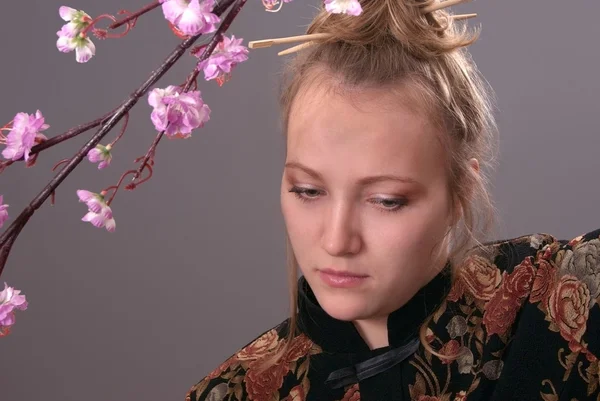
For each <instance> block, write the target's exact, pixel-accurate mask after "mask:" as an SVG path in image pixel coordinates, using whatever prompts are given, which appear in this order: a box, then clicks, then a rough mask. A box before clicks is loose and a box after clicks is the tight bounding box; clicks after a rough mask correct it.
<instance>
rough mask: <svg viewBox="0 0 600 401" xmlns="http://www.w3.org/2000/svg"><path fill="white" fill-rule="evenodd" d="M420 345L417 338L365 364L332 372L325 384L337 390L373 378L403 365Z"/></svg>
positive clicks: (368, 360) (370, 359) (361, 363)
mask: <svg viewBox="0 0 600 401" xmlns="http://www.w3.org/2000/svg"><path fill="white" fill-rule="evenodd" d="M420 343H421V342H420V341H419V338H415V339H413V340H412V341H410V342H409V343H408V344H406V345H404V346H402V347H398V348H394V349H391V350H389V351H387V352H385V353H384V354H381V355H377V356H375V357H373V358H369V359H367V360H366V361H364V362H360V363H357V364H356V365H353V366H349V367H347V368H342V369H338V370H336V371H334V372H331V374H330V375H329V376H328V377H327V380H326V381H325V384H327V385H328V386H330V387H331V388H333V389H337V388H341V387H344V386H347V385H349V384H354V383H358V382H360V381H362V380H365V379H367V378H369V377H373V376H375V375H377V374H379V373H381V372H383V371H386V370H388V369H390V368H392V367H393V366H395V365H397V364H399V363H401V362H402V361H404V360H405V359H406V358H408V357H409V356H411V355H412V354H414V353H415V352H417V349H418V348H419V344H420Z"/></svg>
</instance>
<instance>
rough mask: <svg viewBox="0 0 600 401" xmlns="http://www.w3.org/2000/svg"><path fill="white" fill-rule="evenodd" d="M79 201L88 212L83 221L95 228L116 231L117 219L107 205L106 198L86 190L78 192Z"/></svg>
mask: <svg viewBox="0 0 600 401" xmlns="http://www.w3.org/2000/svg"><path fill="white" fill-rule="evenodd" d="M77 196H78V197H79V201H80V202H83V203H85V204H86V206H87V207H88V212H87V213H86V215H85V216H83V218H82V219H81V220H82V221H86V222H90V223H91V224H92V225H93V226H94V227H98V228H102V227H104V228H106V230H107V231H109V232H113V231H115V227H116V224H115V219H114V218H113V214H112V209H111V208H110V206H108V205H107V204H106V201H105V200H104V196H103V195H101V194H97V193H94V192H90V191H86V190H84V189H79V190H77Z"/></svg>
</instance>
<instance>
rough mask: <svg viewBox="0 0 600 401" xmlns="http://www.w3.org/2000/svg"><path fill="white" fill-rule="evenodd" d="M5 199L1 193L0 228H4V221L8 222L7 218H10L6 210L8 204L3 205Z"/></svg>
mask: <svg viewBox="0 0 600 401" xmlns="http://www.w3.org/2000/svg"><path fill="white" fill-rule="evenodd" d="M3 201H4V195H0V228H2V226H3V225H4V222H6V220H8V212H7V211H6V209H7V208H8V205H3V204H2V202H3Z"/></svg>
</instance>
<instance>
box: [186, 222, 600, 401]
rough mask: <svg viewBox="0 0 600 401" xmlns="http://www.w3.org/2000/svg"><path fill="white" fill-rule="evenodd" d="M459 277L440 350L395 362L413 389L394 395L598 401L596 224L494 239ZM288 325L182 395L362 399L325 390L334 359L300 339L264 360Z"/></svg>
mask: <svg viewBox="0 0 600 401" xmlns="http://www.w3.org/2000/svg"><path fill="white" fill-rule="evenodd" d="M457 272H458V273H457V276H456V280H455V281H454V283H453V285H452V288H451V291H450V293H449V294H448V296H447V297H446V299H445V301H444V302H443V303H442V305H441V306H440V307H439V308H438V309H437V310H436V312H435V313H434V315H433V316H432V318H431V321H430V322H429V324H428V329H427V335H426V339H427V343H428V344H427V345H428V346H429V347H431V348H432V349H433V350H435V351H436V352H437V353H439V354H441V355H442V357H438V356H435V355H434V354H432V353H431V352H429V351H428V350H427V349H426V347H424V346H423V345H421V347H420V348H419V349H418V351H417V352H416V353H414V354H413V355H412V356H411V357H409V358H408V359H407V360H405V361H404V362H402V364H403V367H402V369H403V370H402V372H403V373H402V375H405V374H406V375H408V377H409V379H408V385H407V388H406V394H405V395H400V394H399V395H398V397H396V398H395V399H401V400H402V399H407V400H408V399H410V400H415V401H466V400H468V401H475V400H486V401H496V400H497V401H500V400H513V399H514V400H544V401H561V400H568V401H573V400H576V401H584V400H596V401H600V361H599V359H598V357H599V356H600V305H599V303H600V230H597V231H593V232H590V233H588V234H586V235H582V236H579V237H577V238H574V239H573V240H571V241H568V242H567V241H558V240H556V239H555V238H554V237H552V236H550V235H546V234H536V235H530V236H523V237H519V238H515V239H511V240H507V241H498V242H494V243H491V244H488V245H487V246H486V247H484V248H482V249H480V250H478V251H476V252H473V253H472V254H471V255H470V256H469V257H468V258H467V260H466V261H465V263H464V264H463V265H462V266H461V267H460V268H459V269H458V270H457ZM286 332H287V321H286V322H284V323H283V324H281V325H280V326H277V327H276V328H274V329H271V330H270V331H267V332H266V333H264V334H263V335H261V336H259V337H258V338H257V339H256V340H254V341H253V342H251V343H250V344H248V345H247V346H246V347H244V348H242V349H241V350H240V351H239V352H237V353H236V354H235V355H233V356H232V357H230V358H229V359H228V360H226V361H225V362H224V363H223V364H222V365H221V366H219V367H218V368H217V369H215V370H214V371H213V372H211V373H210V374H209V375H207V376H206V377H205V378H204V379H203V380H201V381H200V382H199V383H198V384H196V385H195V386H193V387H192V389H191V390H190V391H189V392H188V394H187V398H186V399H187V401H200V400H207V401H208V400H211V401H213V400H214V401H220V400H256V401H281V400H285V401H300V400H309V401H312V400H319V401H328V400H338V401H358V400H360V399H361V384H360V383H354V384H351V385H347V386H345V387H344V388H342V389H340V390H339V392H327V391H325V390H323V389H324V387H323V382H324V381H325V379H326V378H327V374H328V373H329V372H327V371H326V370H327V369H324V367H327V366H328V365H327V363H328V362H327V361H329V359H328V358H330V357H332V356H330V355H328V353H327V352H323V350H321V349H320V347H319V346H317V345H316V344H315V343H314V342H313V341H311V340H310V339H309V338H308V337H306V336H305V335H304V334H298V335H297V336H295V337H294V338H293V340H292V343H291V344H290V346H289V349H288V351H287V352H285V354H284V356H283V358H281V362H280V363H278V364H276V365H273V366H266V365H265V361H266V360H267V358H269V357H271V356H273V355H274V354H275V353H277V352H280V351H281V350H282V347H284V346H285V345H286V337H285V334H286ZM313 360H314V361H321V362H319V364H318V368H315V367H314V366H313V363H311V361H313ZM261 368H262V369H261ZM324 370H325V371H324ZM405 372H406V373H405ZM411 378H412V379H411ZM363 401H369V400H366V399H365V400H363Z"/></svg>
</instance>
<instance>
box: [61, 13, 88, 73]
mask: <svg viewBox="0 0 600 401" xmlns="http://www.w3.org/2000/svg"><path fill="white" fill-rule="evenodd" d="M58 13H59V15H60V17H61V18H62V19H63V20H65V21H68V23H67V24H64V25H63V26H62V28H61V29H60V31H58V32H56V35H58V40H57V41H56V47H57V48H58V50H59V51H61V52H63V53H69V52H71V51H73V50H75V59H76V60H77V62H79V63H85V62H87V61H89V60H90V59H91V58H92V56H94V55H95V54H96V46H95V45H94V43H93V42H92V41H91V40H90V38H89V37H87V35H86V34H85V33H84V32H83V31H84V30H85V29H86V28H87V27H88V26H89V25H90V22H91V21H92V18H91V17H90V16H89V15H88V14H86V13H85V12H83V11H81V10H75V9H74V8H71V7H66V6H62V7H60V8H59V9H58Z"/></svg>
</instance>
